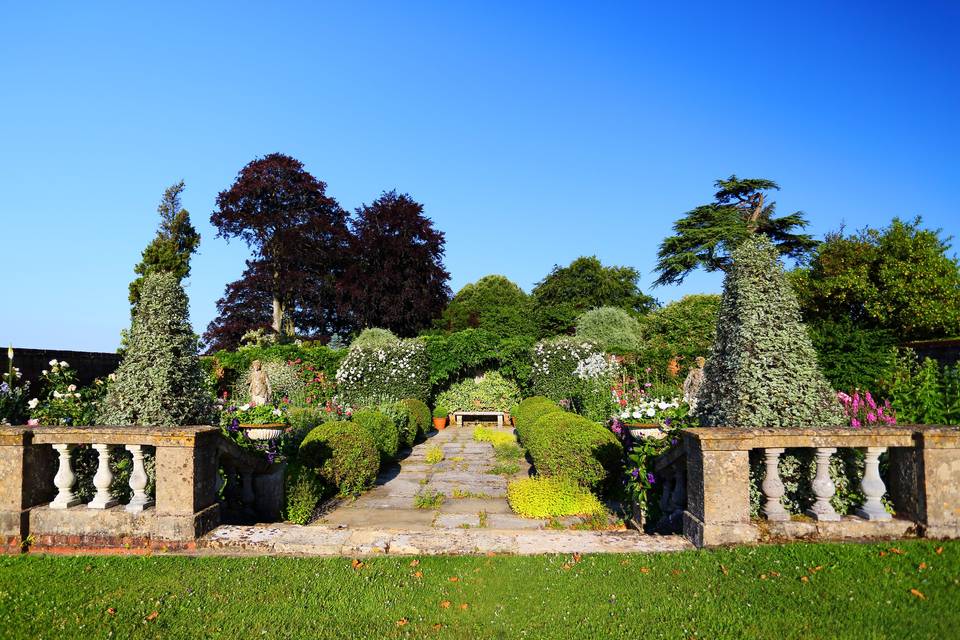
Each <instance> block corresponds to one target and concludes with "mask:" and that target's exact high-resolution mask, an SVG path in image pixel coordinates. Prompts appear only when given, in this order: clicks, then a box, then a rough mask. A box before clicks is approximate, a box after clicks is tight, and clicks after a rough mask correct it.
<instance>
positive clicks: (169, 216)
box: [130, 180, 200, 313]
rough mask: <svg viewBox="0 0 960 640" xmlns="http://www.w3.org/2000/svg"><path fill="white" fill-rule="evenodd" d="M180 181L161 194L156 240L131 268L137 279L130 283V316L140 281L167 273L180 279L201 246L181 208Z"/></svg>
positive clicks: (198, 237) (139, 290)
mask: <svg viewBox="0 0 960 640" xmlns="http://www.w3.org/2000/svg"><path fill="white" fill-rule="evenodd" d="M183 189H184V185H183V180H181V181H180V182H178V183H176V184H174V185H172V186H170V187H168V188H167V190H166V191H164V192H163V198H162V199H161V200H160V205H159V206H158V207H157V212H158V213H159V214H160V227H159V228H158V229H157V235H156V237H155V238H154V239H153V240H152V241H151V242H150V244H148V245H147V248H146V249H144V250H143V257H142V259H141V260H140V263H139V264H138V265H137V266H136V267H134V268H133V270H134V272H135V273H136V274H137V276H138V277H137V279H136V280H134V281H133V282H131V283H130V305H131V313H133V312H134V311H135V310H136V307H137V304H138V303H139V302H140V298H141V295H142V289H143V280H144V278H145V277H147V276H148V275H150V274H151V273H159V272H161V271H166V272H169V273H172V274H174V275H175V276H177V279H178V280H183V279H184V278H186V277H188V276H189V275H190V257H191V256H192V255H193V254H194V253H196V251H197V247H198V246H199V245H200V234H199V233H197V230H196V229H195V228H194V226H193V224H191V223H190V213H189V212H188V211H187V210H186V209H184V208H182V207H181V206H180V194H181V193H183Z"/></svg>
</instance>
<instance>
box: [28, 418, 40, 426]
mask: <svg viewBox="0 0 960 640" xmlns="http://www.w3.org/2000/svg"><path fill="white" fill-rule="evenodd" d="M27 426H28V427H37V426H40V421H39V420H37V419H36V418H30V419H29V420H27Z"/></svg>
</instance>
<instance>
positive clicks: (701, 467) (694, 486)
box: [683, 433, 758, 547]
mask: <svg viewBox="0 0 960 640" xmlns="http://www.w3.org/2000/svg"><path fill="white" fill-rule="evenodd" d="M684 437H685V438H686V439H687V441H686V449H687V509H686V511H684V513H683V533H684V535H685V536H686V537H687V538H688V539H689V540H690V541H691V542H693V544H695V545H696V546H698V547H709V546H715V545H722V544H738V543H744V542H754V541H756V540H757V538H758V531H757V528H756V526H754V525H753V524H751V522H750V457H749V451H748V450H742V451H736V450H716V449H714V450H710V449H704V448H703V443H702V442H701V441H700V439H699V438H697V437H696V436H695V435H692V434H689V433H685V434H684ZM707 444H708V445H710V444H713V443H710V442H708V443H707Z"/></svg>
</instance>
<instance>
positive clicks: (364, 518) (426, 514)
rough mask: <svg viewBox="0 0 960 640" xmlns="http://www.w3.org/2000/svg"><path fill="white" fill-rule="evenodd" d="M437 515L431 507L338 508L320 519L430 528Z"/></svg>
mask: <svg viewBox="0 0 960 640" xmlns="http://www.w3.org/2000/svg"><path fill="white" fill-rule="evenodd" d="M435 516H436V513H435V512H434V511H432V510H430V509H337V510H336V511H334V512H333V513H331V514H329V515H327V516H326V517H324V518H321V520H320V521H321V523H322V524H324V525H344V526H347V527H358V528H360V527H368V528H370V527H373V528H376V527H383V528H391V529H398V528H399V529H429V528H430V527H431V526H432V524H433V520H434V517H435Z"/></svg>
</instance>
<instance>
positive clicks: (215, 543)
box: [197, 425, 693, 556]
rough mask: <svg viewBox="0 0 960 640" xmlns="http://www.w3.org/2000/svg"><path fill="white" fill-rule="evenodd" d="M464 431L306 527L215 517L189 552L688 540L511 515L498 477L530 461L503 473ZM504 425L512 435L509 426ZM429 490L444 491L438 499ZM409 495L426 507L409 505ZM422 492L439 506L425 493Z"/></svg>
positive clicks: (586, 547) (640, 547) (485, 446)
mask: <svg viewBox="0 0 960 640" xmlns="http://www.w3.org/2000/svg"><path fill="white" fill-rule="evenodd" d="M485 426H486V425H485ZM492 428H494V429H496V428H497V427H495V426H493V427H492ZM473 429H474V425H464V426H463V427H448V428H447V429H445V430H443V431H439V432H434V433H432V434H431V435H430V436H429V437H428V438H427V440H426V441H425V442H422V443H420V444H418V445H416V446H415V447H414V448H413V450H412V451H410V453H409V455H407V456H406V457H405V458H403V459H402V460H400V462H399V463H398V464H395V465H392V466H391V467H389V468H387V469H385V470H383V472H381V474H380V476H379V477H378V478H377V482H376V486H375V487H374V488H373V489H371V490H370V491H368V492H367V493H365V494H363V495H362V496H360V497H359V498H357V499H355V500H349V501H344V502H342V503H340V504H338V505H337V506H336V507H335V508H334V509H333V510H331V511H330V512H328V513H326V514H325V515H323V516H322V517H320V518H319V519H318V520H317V521H316V522H315V523H313V524H312V525H309V526H298V525H292V524H271V525H258V526H233V525H224V526H221V527H218V528H217V529H215V530H214V531H212V532H210V533H209V534H207V535H206V536H205V537H204V538H202V539H201V540H200V541H198V545H197V547H198V552H199V553H201V554H231V555H232V554H273V555H321V556H336V555H339V556H357V555H372V554H406V555H421V554H422V555H431V554H477V553H480V554H483V553H507V554H539V553H649V552H661V551H679V550H684V549H692V548H693V546H692V545H691V544H690V543H689V542H687V541H686V539H684V538H683V537H682V536H648V535H643V534H640V533H638V532H637V531H633V530H618V531H575V530H571V529H546V528H544V527H546V526H547V524H548V522H547V521H546V520H534V519H528V518H521V517H519V516H517V515H515V514H514V513H513V512H512V511H511V510H510V505H509V504H508V503H507V500H506V492H507V482H509V480H511V479H513V478H514V477H523V476H526V475H527V474H528V473H529V464H528V463H527V462H526V461H523V460H521V461H519V462H520V469H519V470H518V471H517V473H516V474H514V475H513V476H511V477H509V478H508V477H505V476H503V475H494V474H491V473H488V471H490V470H491V468H492V467H494V465H496V464H497V460H496V458H495V457H494V452H493V447H492V446H491V445H490V444H489V443H487V442H474V440H473ZM503 430H504V431H507V432H511V433H512V429H509V428H504V429H503ZM437 447H438V448H440V450H441V451H442V452H443V459H442V460H441V461H440V462H437V463H435V464H430V463H429V462H427V455H428V453H429V452H430V450H431V449H434V448H437ZM437 495H442V496H443V497H442V501H440V500H439V499H438V498H436V496H437ZM418 497H419V498H420V504H421V506H426V507H427V508H418V507H417V502H418ZM430 497H433V498H434V500H436V501H437V502H439V504H434V503H430V502H429V501H427V500H426V499H427V498H430ZM425 502H426V503H427V504H426V505H425V504H424V503H425Z"/></svg>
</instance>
